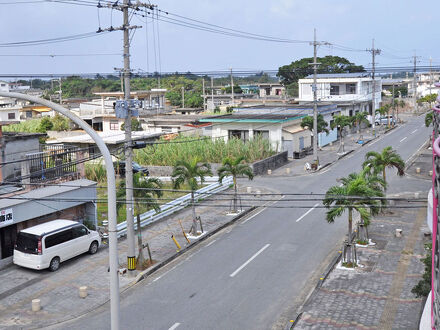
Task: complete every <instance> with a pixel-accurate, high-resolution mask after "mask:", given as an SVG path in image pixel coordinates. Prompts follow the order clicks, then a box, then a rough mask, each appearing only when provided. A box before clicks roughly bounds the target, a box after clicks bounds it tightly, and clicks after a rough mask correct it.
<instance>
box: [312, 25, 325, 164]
mask: <svg viewBox="0 0 440 330" xmlns="http://www.w3.org/2000/svg"><path fill="white" fill-rule="evenodd" d="M313 31H314V34H313V42H311V43H310V44H311V45H313V63H309V65H313V86H312V91H313V162H314V163H315V165H316V169H318V166H319V158H318V86H317V82H316V80H317V74H318V65H319V64H321V63H318V62H317V54H318V48H317V47H318V46H320V45H329V43H328V42H318V41H316V29H314V30H313Z"/></svg>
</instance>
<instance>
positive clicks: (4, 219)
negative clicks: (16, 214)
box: [0, 209, 14, 226]
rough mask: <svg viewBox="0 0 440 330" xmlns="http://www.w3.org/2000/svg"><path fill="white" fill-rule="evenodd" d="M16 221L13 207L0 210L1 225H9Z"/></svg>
mask: <svg viewBox="0 0 440 330" xmlns="http://www.w3.org/2000/svg"><path fill="white" fill-rule="evenodd" d="M13 222H14V218H13V216H12V209H6V210H1V211H0V226H2V225H8V224H11V223H13Z"/></svg>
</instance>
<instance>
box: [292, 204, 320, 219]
mask: <svg viewBox="0 0 440 330" xmlns="http://www.w3.org/2000/svg"><path fill="white" fill-rule="evenodd" d="M318 205H319V203H316V204H315V205H313V207H312V208H311V209H310V210H308V211H307V212H306V213H304V214H303V215H302V216H300V217H299V218H298V219H297V220H296V222H299V221H301V220H302V219H303V218H304V217H305V216H306V215H307V214H309V213H310V212H312V211H313V210H314V209H315V208H316V207H317V206H318Z"/></svg>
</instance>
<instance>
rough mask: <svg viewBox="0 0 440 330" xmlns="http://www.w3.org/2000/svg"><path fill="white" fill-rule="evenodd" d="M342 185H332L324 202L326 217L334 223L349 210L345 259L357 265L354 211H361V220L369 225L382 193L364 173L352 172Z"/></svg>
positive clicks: (349, 263)
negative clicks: (354, 239)
mask: <svg viewBox="0 0 440 330" xmlns="http://www.w3.org/2000/svg"><path fill="white" fill-rule="evenodd" d="M341 182H342V185H341V186H333V187H330V188H329V190H328V191H327V193H326V194H325V198H324V200H323V204H324V205H325V207H326V208H327V209H328V211H327V213H326V219H327V222H328V223H333V222H334V221H335V219H336V218H338V217H340V216H342V214H343V213H344V212H346V211H347V212H348V241H347V242H346V244H345V246H344V255H343V261H344V262H345V263H347V264H348V265H352V266H355V265H356V257H355V255H356V249H355V246H354V245H353V244H352V241H353V236H352V235H353V211H357V212H359V214H360V216H361V221H362V222H363V223H364V224H365V225H368V224H369V221H370V218H371V215H372V214H373V215H374V214H377V212H379V209H380V202H379V201H378V200H377V197H380V195H381V193H380V191H378V190H377V189H375V188H374V187H373V186H371V185H370V183H369V182H368V181H367V179H366V176H365V175H364V174H363V173H360V174H356V173H352V174H350V175H349V176H348V177H347V178H343V179H341Z"/></svg>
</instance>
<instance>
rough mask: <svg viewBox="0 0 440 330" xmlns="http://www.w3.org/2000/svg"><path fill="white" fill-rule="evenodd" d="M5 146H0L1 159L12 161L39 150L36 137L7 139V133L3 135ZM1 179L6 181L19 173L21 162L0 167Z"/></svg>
mask: <svg viewBox="0 0 440 330" xmlns="http://www.w3.org/2000/svg"><path fill="white" fill-rule="evenodd" d="M3 141H5V143H4V144H5V146H4V147H3V148H1V153H2V161H3V162H13V161H16V160H20V159H23V158H25V155H26V154H28V153H33V152H38V151H40V149H39V148H40V145H39V140H38V137H23V138H18V139H9V138H8V136H7V135H5V136H4V137H3ZM1 171H2V174H3V180H5V181H7V180H10V179H12V178H13V177H16V176H18V175H20V173H21V162H17V163H12V164H7V165H4V166H3V167H2V168H1Z"/></svg>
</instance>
